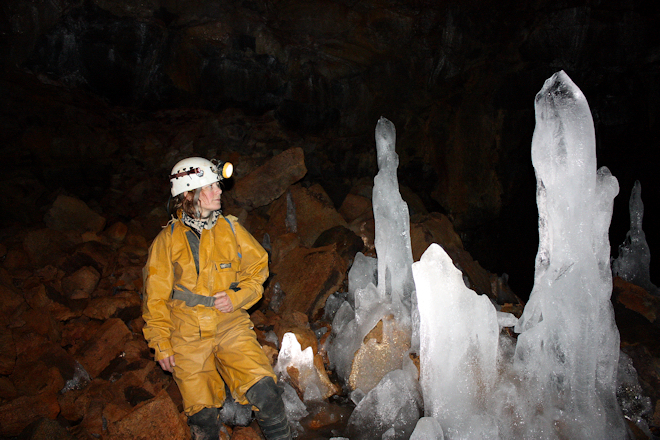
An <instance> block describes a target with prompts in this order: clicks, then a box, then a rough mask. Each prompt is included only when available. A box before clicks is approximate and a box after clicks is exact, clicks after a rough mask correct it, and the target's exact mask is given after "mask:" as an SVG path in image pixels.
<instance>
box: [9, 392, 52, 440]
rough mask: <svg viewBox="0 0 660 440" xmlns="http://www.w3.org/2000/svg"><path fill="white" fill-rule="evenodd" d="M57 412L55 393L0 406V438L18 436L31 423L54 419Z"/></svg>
mask: <svg viewBox="0 0 660 440" xmlns="http://www.w3.org/2000/svg"><path fill="white" fill-rule="evenodd" d="M59 412H60V406H59V404H58V403H57V394H56V393H55V392H47V393H43V394H38V395H36V396H21V397H18V398H17V399H14V400H11V401H9V402H7V403H4V404H1V405H0V420H2V423H0V436H3V437H11V436H15V435H18V434H20V433H21V432H22V431H23V430H24V429H25V428H26V427H27V426H28V425H30V424H31V423H32V422H35V421H37V420H39V419H40V418H42V417H47V418H49V419H54V418H55V417H57V414H59Z"/></svg>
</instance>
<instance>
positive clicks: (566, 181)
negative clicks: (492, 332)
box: [514, 71, 626, 439]
mask: <svg viewBox="0 0 660 440" xmlns="http://www.w3.org/2000/svg"><path fill="white" fill-rule="evenodd" d="M535 111H536V128H535V130H534V136H533V139H532V163H533V165H534V169H535V172H536V178H537V205H538V210H539V249H538V254H537V256H536V268H535V278H534V288H533V290H532V293H531V295H530V299H529V302H528V304H527V305H526V307H525V310H524V312H523V315H522V317H521V319H520V321H519V323H518V325H517V326H516V331H517V332H519V333H520V335H519V337H518V341H517V346H516V353H515V359H514V367H515V369H516V371H517V372H518V374H519V375H520V379H521V382H522V384H523V388H524V389H522V390H521V393H522V394H523V396H522V398H523V399H524V401H525V405H521V407H520V408H519V410H520V411H521V413H523V421H524V424H525V427H524V428H523V431H526V434H524V436H526V437H530V438H531V437H534V438H593V439H595V438H598V439H608V438H617V439H619V438H625V435H626V434H625V426H624V421H623V417H622V415H621V412H620V410H619V407H618V404H617V401H616V394H615V392H616V372H617V363H618V357H619V332H618V330H617V328H616V325H615V323H614V312H613V309H612V304H611V302H610V296H611V293H612V278H611V271H610V267H609V250H610V246H609V240H608V235H607V231H608V229H609V224H610V219H611V217H612V203H613V199H614V197H615V196H616V194H617V193H618V191H619V187H618V182H617V180H616V178H615V177H613V176H612V175H611V174H610V172H609V170H608V169H607V168H605V167H603V168H601V169H599V170H598V171H597V170H596V149H595V136H594V127H593V120H592V118H591V112H590V110H589V105H588V104H587V101H586V99H585V97H584V95H583V94H582V92H581V91H580V90H579V89H578V87H577V86H576V85H575V84H574V83H573V82H572V81H571V79H570V78H569V77H568V76H567V75H566V74H565V73H564V72H563V71H562V72H558V73H556V74H554V75H553V76H552V77H551V78H549V79H548V80H547V81H546V82H545V84H544V85H543V88H542V89H541V91H540V92H539V93H538V94H537V95H536V99H535Z"/></svg>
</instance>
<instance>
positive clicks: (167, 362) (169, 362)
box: [158, 355, 176, 373]
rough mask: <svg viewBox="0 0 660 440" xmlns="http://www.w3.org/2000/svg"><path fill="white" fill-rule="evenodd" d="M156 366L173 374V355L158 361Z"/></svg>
mask: <svg viewBox="0 0 660 440" xmlns="http://www.w3.org/2000/svg"><path fill="white" fill-rule="evenodd" d="M158 364H159V365H160V368H162V369H163V370H165V371H169V372H170V373H171V372H173V371H174V366H175V365H176V364H175V363H174V355H172V356H168V357H166V358H165V359H161V360H159V361H158Z"/></svg>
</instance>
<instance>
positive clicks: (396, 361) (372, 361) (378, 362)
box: [348, 315, 410, 393]
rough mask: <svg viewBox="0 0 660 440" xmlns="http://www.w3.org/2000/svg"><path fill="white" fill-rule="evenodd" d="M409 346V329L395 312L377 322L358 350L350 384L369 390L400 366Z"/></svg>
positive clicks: (352, 366) (353, 387) (352, 386)
mask: <svg viewBox="0 0 660 440" xmlns="http://www.w3.org/2000/svg"><path fill="white" fill-rule="evenodd" d="M409 349H410V330H408V329H406V328H404V327H403V326H401V325H400V324H399V323H398V321H396V320H395V319H394V317H393V316H392V315H389V316H387V317H385V318H384V319H382V320H381V321H379V322H378V324H377V325H376V327H374V328H373V329H372V330H371V331H370V332H369V333H368V334H367V336H365V337H364V342H363V344H362V345H361V346H360V348H359V349H358V351H357V352H356V353H355V357H354V358H353V364H352V365H351V374H350V375H349V378H348V386H349V387H350V388H351V389H352V390H356V389H358V388H359V389H360V390H362V391H363V392H364V393H368V392H369V391H370V390H371V389H373V388H374V387H375V386H376V385H378V382H380V380H381V379H382V378H383V377H384V376H385V375H386V374H387V373H389V372H390V371H393V370H396V369H400V368H401V365H402V362H403V355H404V354H405V353H406V352H407V351H408V350H409Z"/></svg>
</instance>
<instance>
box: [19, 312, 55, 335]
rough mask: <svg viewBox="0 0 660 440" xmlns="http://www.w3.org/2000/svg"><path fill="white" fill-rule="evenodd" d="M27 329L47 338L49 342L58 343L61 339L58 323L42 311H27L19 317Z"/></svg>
mask: <svg viewBox="0 0 660 440" xmlns="http://www.w3.org/2000/svg"><path fill="white" fill-rule="evenodd" d="M21 319H23V320H24V321H25V323H26V325H27V327H28V328H30V329H31V330H32V331H34V332H35V333H37V334H40V335H42V336H47V337H48V339H50V340H51V341H55V342H57V341H59V340H60V338H61V337H62V330H61V328H60V323H59V322H58V321H56V320H55V318H53V317H52V316H51V315H50V314H49V313H47V312H46V311H43V310H35V309H29V310H26V311H25V312H23V314H22V315H21Z"/></svg>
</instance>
